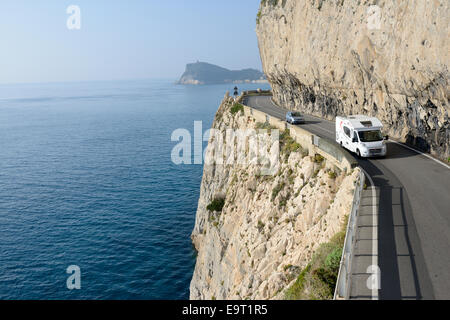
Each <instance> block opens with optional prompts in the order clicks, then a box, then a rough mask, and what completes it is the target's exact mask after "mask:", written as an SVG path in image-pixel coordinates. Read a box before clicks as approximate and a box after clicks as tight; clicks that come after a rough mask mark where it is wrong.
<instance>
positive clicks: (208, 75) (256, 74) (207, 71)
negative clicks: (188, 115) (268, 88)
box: [178, 62, 267, 85]
mask: <svg viewBox="0 0 450 320" xmlns="http://www.w3.org/2000/svg"><path fill="white" fill-rule="evenodd" d="M265 82H267V80H266V77H265V75H264V73H262V72H261V71H259V70H255V69H243V70H228V69H225V68H222V67H219V66H216V65H214V64H210V63H206V62H196V63H189V64H187V65H186V71H185V72H184V73H183V75H182V76H181V79H180V80H179V81H178V84H192V85H202V84H221V83H265Z"/></svg>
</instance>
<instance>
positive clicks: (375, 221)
mask: <svg viewBox="0 0 450 320" xmlns="http://www.w3.org/2000/svg"><path fill="white" fill-rule="evenodd" d="M360 168H361V167H360ZM361 170H362V172H364V174H365V175H366V177H367V178H368V179H369V181H370V185H371V186H372V266H376V267H377V268H378V270H379V266H378V219H377V191H376V189H375V183H373V180H372V177H371V176H370V175H369V174H368V173H367V171H366V170H364V169H363V168H361ZM380 276H381V275H380V274H378V275H377V283H378V282H379V277H380ZM377 286H378V284H377ZM377 286H374V287H372V300H378V288H377Z"/></svg>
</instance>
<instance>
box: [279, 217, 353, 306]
mask: <svg viewBox="0 0 450 320" xmlns="http://www.w3.org/2000/svg"><path fill="white" fill-rule="evenodd" d="M346 226H347V223H344V226H343V230H342V231H341V232H339V233H337V234H336V235H335V236H334V237H333V238H332V239H331V240H330V242H327V243H324V244H322V245H321V246H320V247H319V249H317V250H316V252H315V254H314V256H313V258H312V259H311V262H310V263H309V264H308V265H307V266H306V268H305V269H303V270H302V272H301V273H300V275H299V276H298V277H297V280H296V281H295V282H294V284H293V285H292V286H291V287H289V288H288V289H287V290H286V292H285V297H284V298H285V299H286V300H330V299H333V295H334V289H335V287H336V280H337V276H338V273H339V266H340V262H341V255H342V248H343V246H344V240H345V228H346Z"/></svg>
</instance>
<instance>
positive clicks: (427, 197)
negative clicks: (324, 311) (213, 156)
mask: <svg viewBox="0 0 450 320" xmlns="http://www.w3.org/2000/svg"><path fill="white" fill-rule="evenodd" d="M244 103H245V104H246V105H248V106H250V107H252V108H254V109H258V110H260V111H263V112H265V113H267V114H269V115H270V116H272V117H276V118H279V119H285V115H286V110H285V109H282V108H280V107H278V106H277V105H275V104H274V103H273V102H272V99H271V97H268V96H251V97H247V98H246V101H244ZM305 119H306V123H305V124H301V125H300V127H302V128H305V129H306V130H308V131H310V132H312V133H314V134H316V135H318V136H322V137H325V138H329V139H332V140H333V141H334V140H335V124H334V122H332V121H328V120H325V119H321V118H317V117H313V116H308V115H306V116H305ZM387 147H388V154H387V156H386V157H385V158H382V159H358V162H359V165H360V166H361V168H363V169H364V170H365V171H366V173H367V175H369V176H370V179H369V181H373V184H374V186H373V189H374V190H375V191H374V194H376V201H377V208H378V215H377V219H378V221H377V226H376V229H373V226H372V225H371V223H370V217H371V214H370V213H368V214H367V217H365V214H364V212H363V210H361V211H362V212H361V213H360V215H359V217H358V233H359V234H358V237H357V242H356V248H355V257H354V260H353V266H352V286H351V292H350V298H351V299H371V298H373V294H372V291H371V290H369V289H368V288H367V285H366V279H367V278H368V274H367V270H366V269H367V268H366V267H367V266H368V265H370V264H371V262H370V261H369V259H371V255H369V254H367V252H366V249H367V248H365V247H368V246H371V243H372V244H373V242H374V241H375V242H376V243H375V244H376V248H377V253H378V254H375V255H376V256H377V262H378V266H379V268H380V272H381V274H380V281H381V282H380V285H381V286H380V290H378V292H377V297H376V298H377V299H380V300H385V299H450V167H449V166H448V165H447V164H444V163H442V162H439V161H437V160H435V159H433V158H431V157H428V156H426V155H423V154H421V153H419V152H417V151H415V150H413V149H410V148H409V147H407V146H404V145H402V144H398V143H396V142H393V141H390V142H388V146H387ZM369 181H368V182H369ZM368 185H369V186H370V184H369V183H368ZM371 188H372V187H371ZM364 197H365V196H364V194H363V199H362V207H363V206H364V205H365V199H364ZM370 230H376V236H375V238H374V237H371V236H370ZM372 252H373V250H372ZM362 279H364V281H363V280H362Z"/></svg>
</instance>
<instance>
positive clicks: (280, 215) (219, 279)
mask: <svg viewBox="0 0 450 320" xmlns="http://www.w3.org/2000/svg"><path fill="white" fill-rule="evenodd" d="M213 129H215V130H216V132H217V134H215V135H211V137H210V139H209V143H208V149H207V154H208V155H215V156H216V157H217V156H218V155H219V157H222V155H223V158H224V159H228V160H229V159H230V156H229V154H228V153H224V151H225V150H229V147H233V146H235V144H236V140H234V139H223V141H224V143H225V145H222V146H221V144H216V143H215V141H217V140H218V139H219V137H220V136H221V135H223V136H225V134H226V132H227V130H230V129H232V130H239V129H241V130H248V129H250V130H252V129H266V130H269V131H268V132H269V133H270V134H269V135H268V136H267V137H266V139H268V140H267V143H268V144H267V145H268V146H269V147H267V148H279V150H280V152H279V163H278V165H277V166H276V172H275V173H274V174H272V175H263V174H261V172H262V171H261V170H262V167H261V165H259V164H258V163H257V162H253V161H250V162H245V161H240V160H242V159H241V158H242V157H244V158H245V157H246V155H248V154H249V152H251V151H250V150H251V149H250V148H249V147H248V145H247V147H246V148H244V149H243V150H244V151H243V152H237V153H231V158H235V161H232V162H231V164H227V163H229V162H228V161H226V162H225V161H224V164H218V162H217V161H214V162H211V163H210V164H207V163H205V166H204V171H203V178H202V183H201V191H200V198H199V202H198V209H197V214H196V222H195V227H194V231H193V233H192V240H193V243H194V245H195V247H196V249H197V251H198V256H197V262H196V266H195V271H194V274H193V277H192V281H191V285H190V298H191V299H282V298H286V297H287V298H291V297H292V295H287V294H285V292H286V289H288V288H289V287H290V286H292V285H293V283H294V282H295V281H296V279H297V277H298V276H299V274H300V272H301V271H302V270H304V269H305V267H306V266H307V265H308V263H309V262H310V260H311V259H312V258H313V255H314V254H315V253H316V252H317V250H318V248H319V247H320V246H321V244H324V243H326V242H328V241H330V239H332V238H333V236H334V235H336V234H337V233H339V232H340V231H341V230H342V228H343V227H345V225H346V224H345V221H346V215H348V214H349V213H350V209H351V205H352V200H353V193H354V189H355V184H356V181H357V180H358V178H359V172H360V171H359V169H358V168H356V169H354V170H353V171H352V172H349V173H345V172H344V171H340V170H339V169H338V168H336V167H335V166H334V165H333V164H331V163H328V161H327V160H325V159H324V158H323V157H320V156H318V155H316V156H314V155H309V154H308V150H305V148H303V147H302V146H301V145H300V144H298V143H296V142H295V141H294V140H293V138H291V137H290V136H289V134H288V132H282V133H281V135H280V139H279V141H278V143H276V142H275V144H270V141H271V140H270V139H271V138H270V136H271V135H272V131H271V130H273V129H274V128H272V127H270V126H269V125H267V124H263V123H258V122H257V121H256V120H255V118H253V117H252V116H247V115H246V114H244V112H243V108H242V106H241V105H239V104H236V103H235V102H234V100H233V99H232V98H229V97H225V99H224V100H223V102H222V104H221V105H220V108H219V110H218V112H217V114H216V117H215V120H214V122H213ZM270 146H271V147H270ZM271 150H273V149H271ZM271 160H272V163H275V162H273V160H274V159H271ZM275 160H276V159H275ZM344 236H345V233H344ZM341 251H342V249H341V248H337V249H335V250H334V257H335V259H334V260H336V261H337V267H338V266H339V261H340V254H341ZM323 290H324V292H325V293H324V294H321V295H320V298H330V297H331V298H332V288H329V287H328V286H326V285H325V286H324V289H323ZM294 291H295V290H294ZM308 294H311V293H308ZM295 297H298V295H295V296H294V298H295Z"/></svg>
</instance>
